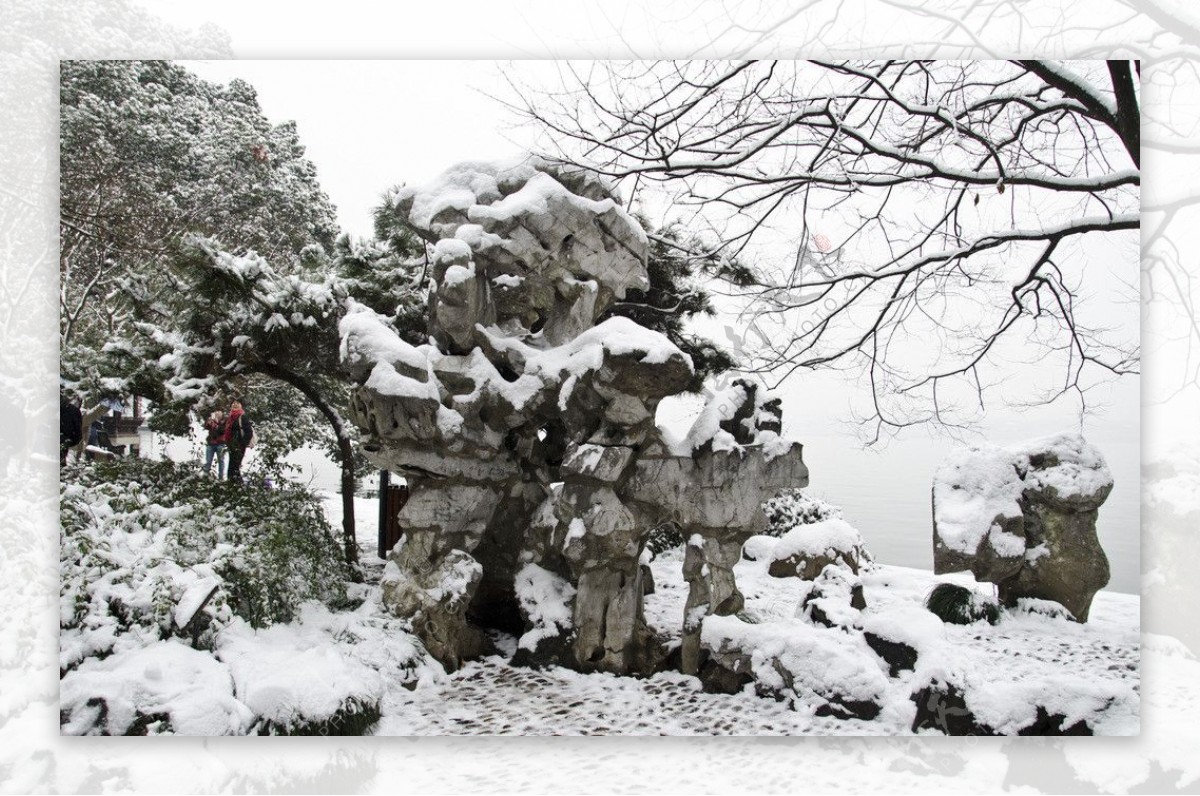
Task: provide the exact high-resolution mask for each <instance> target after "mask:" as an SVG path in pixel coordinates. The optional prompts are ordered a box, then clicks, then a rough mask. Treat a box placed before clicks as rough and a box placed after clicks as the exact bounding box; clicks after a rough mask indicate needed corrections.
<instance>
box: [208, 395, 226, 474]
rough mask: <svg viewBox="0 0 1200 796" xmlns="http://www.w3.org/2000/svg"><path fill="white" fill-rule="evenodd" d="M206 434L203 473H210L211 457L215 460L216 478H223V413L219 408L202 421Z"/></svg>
mask: <svg viewBox="0 0 1200 796" xmlns="http://www.w3.org/2000/svg"><path fill="white" fill-rule="evenodd" d="M204 429H205V430H206V431H207V432H208V436H207V438H206V440H205V445H204V473H205V474H206V475H211V474H212V463H213V457H216V460H217V480H222V479H224V478H225V413H224V412H222V411H221V410H220V409H218V410H217V411H215V412H213V413H212V414H211V415H209V416H208V420H205V421H204Z"/></svg>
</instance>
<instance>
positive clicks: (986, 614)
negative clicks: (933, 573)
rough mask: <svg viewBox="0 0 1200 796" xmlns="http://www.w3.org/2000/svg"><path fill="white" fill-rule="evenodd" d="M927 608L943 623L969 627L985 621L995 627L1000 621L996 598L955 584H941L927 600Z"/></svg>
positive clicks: (930, 593)
mask: <svg viewBox="0 0 1200 796" xmlns="http://www.w3.org/2000/svg"><path fill="white" fill-rule="evenodd" d="M925 607H926V608H928V609H929V610H930V612H931V613H933V615H934V616H936V617H937V618H938V619H941V620H942V621H943V622H946V623H949V624H954V625H969V624H972V623H973V622H978V621H980V620H983V621H985V622H987V623H988V624H989V625H994V624H996V622H998V621H999V620H1000V603H999V602H997V601H996V599H995V598H993V597H989V596H987V595H983V594H980V593H979V592H977V591H974V590H972V589H968V588H966V587H965V586H959V585H957V584H954V583H939V584H938V585H936V586H934V587H933V591H931V592H929V596H928V597H926V598H925Z"/></svg>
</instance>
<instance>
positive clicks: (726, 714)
mask: <svg viewBox="0 0 1200 796" xmlns="http://www.w3.org/2000/svg"><path fill="white" fill-rule="evenodd" d="M326 506H327V513H328V514H329V517H330V520H331V522H334V524H335V527H336V525H339V524H340V522H341V514H340V503H339V502H338V501H337V500H335V499H330V500H327V501H326ZM355 509H356V527H357V528H358V539H359V545H360V557H361V560H362V562H363V564H364V568H365V569H366V571H367V577H368V584H373V583H375V582H377V581H378V577H379V575H380V574H381V572H382V568H383V563H384V562H383V561H382V560H380V559H379V558H378V557H377V555H376V532H377V527H376V524H377V519H378V514H377V503H376V502H375V501H374V500H373V499H365V498H359V499H357V500H356V506H355ZM681 555H682V554H681V552H680V551H674V552H668V553H667V554H664V556H662V557H661V558H659V559H658V560H656V561H655V562H654V563H653V564H652V569H653V570H654V574H655V581H656V586H657V589H656V592H655V593H654V594H652V595H649V596H647V598H646V616H647V621H648V622H649V623H650V624H651V626H652V627H654V628H655V629H657V630H659V631H660V632H665V633H668V634H670V633H671V632H672V631H674V632H676V633H677V627H678V625H679V623H680V619H681V618H682V615H683V600H684V597H685V595H686V585H685V584H684V583H683V580H682V576H681V573H680V571H679V570H680V567H681V564H682V560H681ZM759 570H762V571H761V572H760V571H759ZM738 578H739V585H740V586H741V588H742V590H743V592H744V593H745V595H746V614H747V615H749V616H750V617H752V618H753V619H755V620H757V621H776V620H783V619H788V618H790V617H791V616H792V615H793V614H794V613H795V610H796V607H797V605H798V604H799V601H800V592H801V590H802V588H803V587H802V584H801V582H800V581H798V580H796V579H793V578H786V579H780V578H772V577H769V576H767V575H766V572H765V568H764V567H763V566H761V565H758V564H756V563H755V562H743V563H742V564H739V567H738ZM947 579H949V580H957V581H959V582H962V583H964V585H969V583H970V578H969V576H967V577H961V576H960V577H952V578H939V579H936V580H947ZM936 580H935V578H934V577H933V575H932V573H929V572H924V571H920V570H913V569H908V568H904V567H889V566H881V567H879V568H878V569H876V570H875V571H873V572H872V573H870V574H868V575H867V576H865V577H864V587H865V590H866V594H867V599H868V603H869V604H872V605H875V606H877V607H879V608H884V607H887V606H888V605H889V604H899V603H911V604H913V605H919V604H920V602H921V600H922V599H923V597H924V595H925V593H927V592H928V590H929V589H930V588H931V587H932V585H933V584H934V583H935V582H936ZM1138 614H1139V600H1138V599H1137V598H1136V597H1133V596H1130V595H1124V594H1116V593H1110V592H1101V593H1100V594H1099V595H1097V597H1096V602H1095V604H1094V607H1093V614H1092V620H1091V621H1090V622H1089V623H1087V624H1086V625H1078V624H1075V623H1068V622H1065V621H1053V622H1051V621H1048V620H1044V619H1040V618H1037V617H1018V618H1014V619H1011V620H1006V621H1005V622H1004V623H1002V624H1001V625H1000V626H997V627H991V626H988V625H986V624H976V625H970V626H955V625H947V626H946V627H945V635H946V638H947V640H948V641H949V642H951V644H952V647H953V650H954V657H953V662H954V664H955V665H956V666H958V667H960V668H962V667H965V668H968V669H975V670H977V672H976V674H978V675H979V676H980V677H981V679H982V680H983V681H984V682H985V683H986V684H987V686H988V687H991V688H992V690H991V692H990V693H991V694H992V696H993V699H994V701H1000V702H1003V701H1004V700H1005V698H1006V697H1021V696H1024V697H1027V698H1033V699H1038V698H1041V697H1039V696H1038V695H1039V694H1041V692H1043V691H1053V689H1054V688H1055V685H1054V683H1059V684H1062V683H1068V684H1069V683H1071V682H1078V683H1081V684H1091V685H1095V684H1097V683H1099V684H1103V685H1106V686H1107V687H1109V688H1110V689H1112V690H1113V691H1115V692H1119V693H1124V694H1126V695H1127V696H1126V698H1125V700H1126V702H1128V707H1129V710H1130V711H1131V713H1129V714H1127V713H1126V712H1125V711H1124V710H1122V711H1120V712H1119V715H1118V717H1117V718H1116V719H1110V720H1109V726H1108V728H1107V730H1108V732H1112V733H1116V734H1129V733H1136V732H1137V704H1136V703H1137V696H1136V695H1137V692H1138V690H1139V689H1138V678H1139V671H1138V667H1139V657H1140V649H1139V638H1138ZM496 641H497V647H498V648H499V649H500V650H501V651H502V654H501V655H496V656H492V657H489V658H485V659H483V660H479V661H472V662H469V663H467V664H466V665H464V666H463V668H462V669H460V670H459V671H458V672H455V673H453V674H451V675H449V676H448V677H446V678H440V679H438V680H437V681H429V680H425V681H422V682H421V683H420V685H418V686H417V687H416V688H415V689H414V690H408V689H407V688H405V687H403V686H402V685H400V681H399V679H397V680H396V681H395V682H394V683H392V684H391V685H390V686H388V688H387V691H386V694H385V696H384V699H383V704H382V719H381V720H380V722H379V724H378V725H377V727H376V728H375V733H376V734H378V735H780V736H783V735H896V734H907V733H909V732H911V729H910V728H911V724H912V719H913V715H914V711H915V706H914V705H913V703H912V701H911V685H910V683H909V678H910V677H911V673H908V675H901V676H900V677H899V678H898V679H894V680H892V681H890V682H891V685H890V687H889V691H888V699H887V702H886V704H885V705H884V710H883V712H882V713H881V714H880V715H879V717H878V718H876V719H875V720H872V721H864V720H860V719H837V718H833V717H829V716H817V715H814V713H813V711H812V709H811V708H812V706H806V705H798V706H797V707H795V708H793V707H792V706H790V705H788V704H787V703H784V702H776V701H774V700H772V699H765V698H759V697H756V696H754V695H753V694H752V693H750V692H749V691H746V692H743V693H740V694H736V695H725V694H706V693H703V692H702V691H701V690H700V683H699V681H698V680H696V679H695V678H692V677H686V676H684V675H681V674H678V673H671V672H667V673H662V674H658V675H656V676H654V677H651V678H633V677H616V676H612V675H607V674H589V675H582V674H579V673H576V672H573V671H569V670H565V669H558V668H555V669H548V670H541V671H536V670H531V669H528V668H522V667H514V666H510V665H509V664H508V662H507V659H508V657H509V656H510V655H511V653H512V651H513V647H514V645H515V643H516V642H515V639H513V638H511V637H501V636H497V637H496ZM867 664H869V665H879V664H878V663H876V662H874V661H873V660H868V661H866V662H865V664H864V665H867ZM1087 687H1090V685H1089V686H1087ZM1085 690H1086V688H1085ZM1018 692H1020V693H1018ZM1026 692H1029V693H1026ZM1041 696H1044V695H1041ZM1021 701H1024V700H1023V699H1022V700H1021Z"/></svg>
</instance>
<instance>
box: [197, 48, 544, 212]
mask: <svg viewBox="0 0 1200 796" xmlns="http://www.w3.org/2000/svg"><path fill="white" fill-rule="evenodd" d="M181 63H183V64H184V65H185V66H187V67H188V68H189V69H191V70H192V71H194V72H196V73H197V74H198V75H200V76H201V77H203V78H205V79H208V80H212V81H214V82H218V83H227V82H229V81H230V80H231V79H233V78H242V79H244V80H246V81H247V82H249V83H250V84H251V85H253V86H254V87H255V88H256V89H258V99H259V103H260V105H261V106H262V109H263V113H264V114H265V115H266V116H267V118H268V119H270V120H271V121H272V122H275V123H278V122H281V121H286V120H288V119H294V120H295V121H296V124H297V128H298V131H299V134H300V140H301V142H302V143H303V144H304V145H305V146H306V147H307V150H308V152H307V154H308V157H309V158H310V159H311V160H312V161H313V162H314V163H316V164H317V169H318V177H319V178H320V182H321V187H323V188H324V189H325V192H326V193H328V194H329V196H330V198H331V199H332V200H333V202H334V204H335V205H337V209H338V221H339V223H340V224H341V226H342V229H344V230H346V231H348V232H351V233H353V234H356V235H369V234H370V233H371V221H370V215H369V211H370V209H371V207H372V206H373V205H374V204H375V203H376V202H377V200H378V198H379V195H380V194H381V193H382V192H383V191H384V190H385V189H387V188H388V187H389V186H391V185H395V184H397V183H400V182H408V183H418V184H419V183H423V182H426V181H428V180H431V179H432V178H434V177H436V176H437V175H438V174H439V173H441V172H442V171H443V170H444V169H446V168H448V167H450V166H452V165H454V164H455V163H458V162H460V161H462V160H494V159H498V158H505V157H509V156H513V155H517V154H519V153H520V152H522V151H524V150H528V149H529V148H530V146H531V145H532V134H531V132H530V131H529V130H528V129H524V128H521V129H518V128H517V127H516V126H514V125H513V123H512V119H511V117H510V116H509V115H508V113H507V111H506V110H505V109H504V108H503V106H502V105H501V104H500V103H499V102H494V101H492V100H491V99H489V98H488V96H487V95H496V94H500V93H502V92H503V91H504V89H505V85H504V82H503V78H502V77H501V71H500V63H501V62H495V61H286V62H284V61H243V60H236V61H182V62H181ZM521 68H522V72H524V73H534V74H536V73H537V72H550V71H553V69H554V65H553V62H549V61H542V62H523V63H522V64H521Z"/></svg>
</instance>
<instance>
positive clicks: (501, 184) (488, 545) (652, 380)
mask: <svg viewBox="0 0 1200 796" xmlns="http://www.w3.org/2000/svg"><path fill="white" fill-rule="evenodd" d="M395 212H396V214H397V217H398V218H399V220H400V221H401V222H402V223H404V224H405V225H407V226H408V227H409V228H410V229H412V230H413V231H414V232H415V233H416V234H418V235H419V236H421V237H422V238H423V239H424V240H425V241H426V242H427V243H428V244H429V247H430V251H431V257H430V263H429V271H428V279H429V283H430V291H429V316H428V333H429V342H428V343H426V344H424V345H420V346H413V345H410V344H408V343H406V342H404V341H403V340H401V339H400V338H399V337H398V336H397V335H396V334H395V333H394V332H393V331H392V330H391V329H390V328H389V327H388V326H387V325H386V323H385V322H384V321H383V320H382V319H381V318H379V317H378V316H376V315H375V314H374V313H373V312H371V311H369V310H367V309H366V308H363V307H351V310H350V312H349V313H348V314H347V316H346V318H345V319H344V320H343V322H342V327H341V332H342V358H343V362H344V364H345V366H346V367H347V369H348V370H349V372H350V374H351V376H352V377H353V378H354V380H355V383H356V385H357V386H356V388H355V390H354V392H353V396H352V400H351V418H352V420H353V421H354V422H355V423H356V424H357V425H358V427H359V428H360V429H361V431H362V432H363V438H364V450H365V452H366V454H367V456H368V458H369V459H371V461H372V462H373V463H374V464H376V465H377V466H379V467H381V468H386V469H388V470H391V471H393V472H397V473H400V474H402V475H404V476H405V477H406V478H407V479H408V482H409V488H410V493H411V495H412V497H411V498H410V500H409V501H408V503H407V504H406V505H405V506H404V508H403V509H402V511H401V513H400V516H399V521H400V524H401V526H402V527H403V529H404V536H403V539H402V540H401V542H400V543H399V544H398V545H397V547H396V549H395V550H393V551H392V553H391V555H390V560H389V564H388V567H387V569H386V571H385V576H384V599H385V601H386V602H387V604H388V605H389V606H390V607H391V608H392V609H393V610H394V611H395V612H396V613H398V614H399V615H401V616H404V617H407V618H411V620H412V623H413V628H414V630H415V632H416V633H417V634H418V635H419V636H420V637H421V638H422V639H423V641H424V642H425V644H426V646H427V647H428V649H429V651H430V652H431V653H432V654H433V655H434V656H435V657H437V658H438V659H439V660H440V661H442V663H443V664H445V665H446V666H447V667H448V668H450V669H453V668H456V667H457V666H458V665H459V664H460V663H461V662H462V661H463V660H464V659H467V658H471V657H474V656H476V655H478V654H479V653H480V652H481V651H482V650H483V649H485V648H486V645H487V637H486V635H485V634H484V633H483V631H482V629H481V628H482V627H496V628H502V629H512V630H515V631H516V632H517V633H518V634H519V635H520V639H519V643H518V647H519V649H518V654H517V658H518V659H520V660H521V661H522V662H524V663H527V664H529V665H533V666H540V665H548V664H557V665H564V666H569V667H571V668H574V669H578V670H580V671H593V670H598V671H607V672H614V673H639V672H641V673H646V672H651V671H654V670H657V669H660V668H662V667H663V666H664V665H665V661H666V658H667V651H666V650H665V649H664V647H663V645H662V644H661V643H660V640H659V639H656V638H655V637H654V634H653V633H652V632H651V631H650V629H649V628H648V626H647V624H646V621H645V619H644V616H643V609H642V596H643V593H644V591H645V590H646V588H647V584H644V583H643V578H644V577H645V573H646V572H647V568H646V567H644V566H643V565H642V563H643V561H642V558H643V557H642V553H643V551H644V549H645V545H646V538H647V536H648V534H649V532H650V530H651V529H652V528H654V527H656V526H657V525H659V524H661V523H663V522H666V521H671V522H674V523H676V524H677V525H678V526H679V527H680V528H681V529H682V530H683V533H684V538H685V539H688V540H689V543H688V548H687V557H686V560H685V562H684V576H685V578H686V580H687V582H688V583H689V585H690V592H689V597H688V600H687V606H686V611H685V615H684V616H682V617H680V621H681V623H682V624H683V626H684V633H683V641H682V648H681V652H680V659H679V664H680V666H681V668H682V669H683V670H684V671H686V672H689V673H695V672H697V671H698V669H699V666H700V664H701V662H702V657H703V650H702V649H701V643H700V641H701V633H700V630H701V625H702V623H703V620H704V618H705V617H706V616H710V615H722V616H728V615H732V614H734V613H736V612H737V611H739V610H740V609H741V608H742V602H743V601H742V595H741V593H740V592H739V591H738V588H737V584H736V582H735V581H734V578H733V566H734V564H736V563H737V561H738V560H739V557H740V554H741V545H742V542H744V541H745V540H746V539H747V538H749V537H750V536H751V535H753V534H755V533H758V532H760V531H761V530H762V529H763V527H764V526H765V517H764V515H763V513H762V509H761V504H762V502H763V500H765V499H766V498H769V497H771V496H773V495H775V494H776V493H777V492H779V490H781V489H783V488H788V487H800V486H804V485H806V484H807V481H808V471H807V468H806V467H805V465H804V463H803V460H802V458H801V446H800V445H798V444H795V443H791V442H788V441H786V440H784V439H783V438H782V436H781V428H782V424H781V414H780V409H779V402H778V401H777V400H771V399H770V398H769V397H768V396H767V395H766V393H765V391H763V390H762V389H760V388H759V387H758V386H757V385H755V384H752V383H747V382H734V383H733V384H731V385H730V386H728V387H726V388H725V389H722V390H719V391H717V392H715V393H714V394H713V395H712V396H711V397H710V399H709V401H708V404H707V405H706V406H705V408H704V410H703V411H702V412H701V414H700V416H699V418H698V419H697V421H696V423H695V425H694V427H693V428H692V430H691V432H690V433H689V434H688V436H687V437H686V438H685V439H682V440H668V439H666V438H665V437H664V434H663V432H662V431H661V430H660V429H659V428H658V427H657V426H656V425H655V422H654V417H655V411H656V409H657V407H658V404H659V402H660V401H661V400H662V399H663V398H665V397H667V396H670V395H674V394H676V393H679V392H682V391H683V390H684V389H685V386H686V385H687V384H688V382H689V380H690V378H691V377H692V375H693V372H694V371H693V367H692V363H691V361H690V359H689V358H688V357H687V356H686V355H685V354H684V353H683V352H682V351H680V350H679V349H678V348H677V347H676V346H675V345H673V344H672V343H671V342H670V341H669V340H668V339H667V338H666V337H665V336H663V335H661V334H659V333H656V332H652V331H650V330H647V329H645V328H644V327H641V326H639V325H637V324H635V323H633V322H632V321H630V320H628V319H625V318H621V317H614V318H610V319H608V320H605V321H603V322H601V323H599V324H597V323H596V320H597V318H599V317H600V316H601V315H602V314H603V313H604V312H605V310H607V309H608V308H609V307H611V306H612V304H613V302H614V301H617V300H620V299H622V298H623V297H624V296H625V294H626V291H628V290H631V289H644V288H646V287H647V285H648V281H647V271H646V257H647V250H648V244H647V239H646V236H645V233H644V232H643V230H642V229H641V227H640V226H639V225H638V223H637V222H636V221H635V220H634V219H633V218H632V217H630V216H629V215H628V214H627V213H625V212H624V210H623V209H622V208H621V206H620V205H619V204H618V203H617V202H616V201H614V198H613V195H612V194H611V192H610V191H609V190H608V188H607V187H606V186H605V185H604V184H603V183H601V182H600V181H599V180H598V179H596V178H595V177H594V176H592V175H589V174H587V173H584V172H580V171H574V170H570V169H566V168H564V167H560V166H556V165H551V164H548V163H545V162H542V161H539V160H536V159H529V160H525V161H521V162H518V163H510V164H500V165H497V164H488V163H467V164H463V165H461V166H458V167H455V168H454V169H451V170H450V171H448V172H447V173H446V174H444V175H443V176H442V178H440V179H439V180H438V181H436V183H434V184H433V185H431V186H427V187H425V188H421V189H405V190H403V191H402V192H401V193H400V194H399V195H398V197H397V200H396V204H395Z"/></svg>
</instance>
